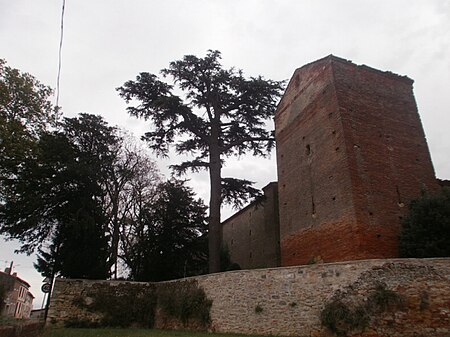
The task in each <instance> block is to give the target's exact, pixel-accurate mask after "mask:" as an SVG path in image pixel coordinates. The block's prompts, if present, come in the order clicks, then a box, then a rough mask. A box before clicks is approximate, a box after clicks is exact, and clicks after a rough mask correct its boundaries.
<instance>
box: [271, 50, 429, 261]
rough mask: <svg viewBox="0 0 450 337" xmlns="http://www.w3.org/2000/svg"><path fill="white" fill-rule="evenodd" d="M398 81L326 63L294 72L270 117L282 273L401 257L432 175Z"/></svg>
mask: <svg viewBox="0 0 450 337" xmlns="http://www.w3.org/2000/svg"><path fill="white" fill-rule="evenodd" d="M412 83H413V81H412V80H411V79H409V78H407V77H404V76H398V75H395V74H393V73H390V72H382V71H379V70H376V69H372V68H369V67H367V66H357V65H355V64H353V63H352V62H349V61H346V60H343V59H340V58H337V57H334V56H329V57H326V58H324V59H321V60H318V61H315V62H313V63H311V64H308V65H305V66H304V67H302V68H299V69H297V70H296V71H295V73H294V75H293V77H292V79H291V81H290V83H289V85H288V88H287V89H286V92H285V94H284V96H283V98H282V100H281V102H280V104H279V106H278V109H277V112H276V117H275V131H276V140H277V165H278V186H279V205H280V210H279V213H280V238H281V265H283V266H288V265H297V264H305V263H308V261H312V260H323V261H325V262H330V261H345V260H355V259H370V258H389V257H397V256H398V236H399V231H400V227H401V219H402V217H403V216H404V213H405V210H406V207H405V205H407V203H408V202H409V201H410V200H411V199H413V198H416V197H418V196H420V193H421V191H422V190H427V191H434V190H436V189H438V184H437V182H436V178H435V175H434V170H433V166H432V163H431V159H430V155H429V151H428V147H427V143H426V140H425V135H424V132H423V129H422V125H421V122H420V117H419V115H418V113H417V107H416V103H415V100H414V95H413V92H412Z"/></svg>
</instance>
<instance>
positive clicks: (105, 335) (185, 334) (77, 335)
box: [42, 329, 243, 337]
mask: <svg viewBox="0 0 450 337" xmlns="http://www.w3.org/2000/svg"><path fill="white" fill-rule="evenodd" d="M242 336H243V335H234V334H216V333H215V334H212V333H206V332H189V331H167V330H154V329H49V330H46V331H45V333H44V334H43V335H42V337H242Z"/></svg>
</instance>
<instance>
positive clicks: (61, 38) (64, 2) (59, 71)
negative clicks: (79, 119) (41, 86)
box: [55, 0, 66, 110]
mask: <svg viewBox="0 0 450 337" xmlns="http://www.w3.org/2000/svg"><path fill="white" fill-rule="evenodd" d="M65 7H66V0H63V2H62V10H61V34H60V39H59V53H58V76H57V78H56V104H55V105H56V109H57V110H59V80H60V78H61V60H62V45H63V37H64V10H65Z"/></svg>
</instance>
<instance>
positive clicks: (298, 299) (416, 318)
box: [49, 258, 450, 337]
mask: <svg viewBox="0 0 450 337" xmlns="http://www.w3.org/2000/svg"><path fill="white" fill-rule="evenodd" d="M190 279H191V280H192V279H195V280H196V281H197V282H198V285H199V286H200V287H202V288H203V289H204V291H205V292H206V294H207V296H208V298H209V299H211V300H212V307H211V324H210V327H209V329H210V330H211V331H216V332H230V333H244V334H262V335H285V336H332V334H331V333H330V332H329V331H327V329H325V328H324V327H322V326H321V323H320V313H321V311H322V309H323V308H324V306H325V304H326V303H327V302H329V301H330V300H331V299H332V298H334V297H335V296H336V295H337V294H345V297H346V299H347V300H353V301H360V302H364V301H366V300H367V297H368V296H369V295H370V293H371V292H373V291H374V289H376V288H377V286H378V285H379V284H380V283H381V284H383V285H385V287H386V289H389V290H392V291H394V292H396V293H398V294H399V295H401V296H402V297H403V298H404V306H403V307H402V308H401V309H398V310H393V311H386V312H382V313H380V314H377V315H374V316H372V317H371V321H370V324H369V326H368V327H367V328H366V329H365V330H364V331H363V332H360V333H354V334H351V333H349V336H364V337H369V336H370V337H388V336H397V337H411V336H418V337H419V336H423V337H425V336H427V337H428V336H432V337H433V336H435V337H444V336H445V337H448V336H450V259H449V258H445V259H390V260H365V261H364V260H360V261H353V262H340V263H330V264H315V265H307V266H296V267H281V268H269V269H255V270H240V271H232V272H226V273H218V274H211V275H205V276H199V277H195V278H190ZM188 280H189V279H188ZM95 282H108V283H111V282H112V283H114V282H113V281H86V280H67V279H58V280H57V281H56V285H55V290H54V297H53V300H52V304H51V307H50V311H49V321H50V322H53V323H54V324H57V325H62V324H63V323H64V321H65V320H69V319H71V318H73V317H81V316H82V317H85V318H88V317H89V315H93V313H90V312H87V311H83V310H81V309H79V308H78V307H77V306H76V304H75V303H74V300H75V299H76V298H77V297H78V296H79V295H80V294H83V292H84V291H86V289H88V288H90V287H92V285H93V284H94V283H95ZM144 285H145V284H144ZM161 285H163V283H160V284H159V285H158V286H161ZM156 319H158V317H157V318H156ZM155 325H156V326H158V322H155Z"/></svg>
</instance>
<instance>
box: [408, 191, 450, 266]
mask: <svg viewBox="0 0 450 337" xmlns="http://www.w3.org/2000/svg"><path fill="white" fill-rule="evenodd" d="M408 208H409V211H408V214H407V216H406V217H405V219H404V221H403V228H402V232H401V235H400V247H399V248H400V255H401V256H402V257H419V258H423V257H448V256H450V188H443V189H442V191H441V193H440V194H438V195H434V196H431V195H428V194H424V195H422V197H421V198H418V199H416V200H413V201H412V202H411V203H410V204H409V206H408Z"/></svg>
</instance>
